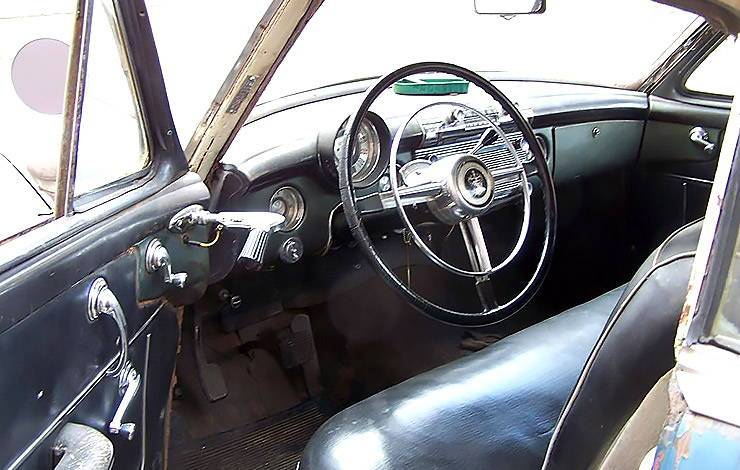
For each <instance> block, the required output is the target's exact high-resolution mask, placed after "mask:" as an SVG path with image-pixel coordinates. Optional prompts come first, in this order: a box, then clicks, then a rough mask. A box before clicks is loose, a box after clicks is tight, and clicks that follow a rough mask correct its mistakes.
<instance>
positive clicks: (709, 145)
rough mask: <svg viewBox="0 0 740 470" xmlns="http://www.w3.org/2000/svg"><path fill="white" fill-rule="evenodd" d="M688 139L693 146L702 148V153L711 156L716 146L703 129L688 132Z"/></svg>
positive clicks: (697, 128) (698, 128) (696, 128)
mask: <svg viewBox="0 0 740 470" xmlns="http://www.w3.org/2000/svg"><path fill="white" fill-rule="evenodd" d="M689 139H690V140H691V141H692V142H694V143H695V144H698V145H701V146H703V147H704V153H707V154H713V153H714V149H715V147H716V144H715V143H714V142H712V141H710V140H709V133H708V132H707V131H706V129H704V128H703V127H695V128H693V129H691V130H690V131H689Z"/></svg>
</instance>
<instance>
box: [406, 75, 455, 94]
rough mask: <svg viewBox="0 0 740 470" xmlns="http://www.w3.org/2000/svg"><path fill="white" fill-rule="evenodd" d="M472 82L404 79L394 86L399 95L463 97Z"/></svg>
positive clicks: (443, 79)
mask: <svg viewBox="0 0 740 470" xmlns="http://www.w3.org/2000/svg"><path fill="white" fill-rule="evenodd" d="M469 85H470V82H468V81H467V80H463V79H460V78H411V79H409V78H404V79H402V80H399V81H397V82H396V83H394V84H393V92H394V93H395V94H397V95H454V94H458V95H463V94H465V93H467V92H468V86H469Z"/></svg>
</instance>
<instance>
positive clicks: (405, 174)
mask: <svg viewBox="0 0 740 470" xmlns="http://www.w3.org/2000/svg"><path fill="white" fill-rule="evenodd" d="M431 164H432V162H430V161H429V160H426V159H424V158H419V159H416V160H411V161H410V162H408V163H407V164H405V165H404V166H402V167H401V169H400V170H398V172H399V173H400V175H401V178H402V179H403V182H404V183H406V186H416V185H419V184H424V183H428V182H429V175H428V174H427V171H426V170H427V169H428V168H429V166H430V165H431Z"/></svg>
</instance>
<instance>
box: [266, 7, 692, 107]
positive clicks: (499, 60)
mask: <svg viewBox="0 0 740 470" xmlns="http://www.w3.org/2000/svg"><path fill="white" fill-rule="evenodd" d="M695 19H696V16H695V15H693V14H690V13H687V12H684V11H681V10H678V9H675V8H672V7H668V6H665V5H661V4H658V3H655V2H653V1H651V0H550V1H548V2H547V11H546V12H545V13H544V14H541V15H520V16H515V17H513V18H509V19H506V18H503V17H501V16H498V15H481V14H477V13H476V12H475V10H474V7H473V0H458V1H448V0H403V1H398V0H371V1H369V0H325V1H324V4H323V5H322V6H321V8H319V10H318V12H317V13H316V15H315V16H314V18H312V19H311V21H310V22H309V23H308V25H307V26H306V28H305V30H304V31H303V33H301V36H300V37H299V38H298V40H297V41H296V43H295V45H294V46H293V48H292V49H291V50H290V51H289V52H288V54H287V56H286V58H285V60H284V62H283V63H282V64H281V65H280V66H279V67H278V69H277V72H276V73H275V76H274V77H273V79H272V81H271V82H270V84H269V85H268V87H267V89H266V90H265V93H264V94H263V96H262V101H269V100H271V99H275V98H279V97H281V96H285V95H288V94H292V93H296V92H299V91H303V90H307V89H312V88H317V87H321V86H325V85H328V84H332V83H337V82H342V81H348V80H355V79H358V78H363V77H371V76H377V75H382V74H384V73H386V72H388V71H390V70H392V69H394V68H397V67H399V66H402V65H406V64H409V63H413V62H419V61H445V62H451V63H454V64H458V65H462V66H464V67H467V68H470V69H472V70H476V71H481V72H482V71H502V72H508V73H511V74H513V75H514V76H517V77H528V78H542V79H555V80H562V81H571V82H586V83H593V84H598V85H607V86H616V87H624V88H627V87H631V86H634V85H635V84H638V83H639V82H640V81H641V80H642V79H644V78H645V77H646V76H647V75H648V74H649V73H650V71H651V70H652V69H653V65H654V64H655V62H656V61H657V60H658V59H660V58H661V56H662V55H663V54H664V53H665V52H666V49H667V48H669V47H670V46H671V45H672V44H673V43H674V42H675V41H676V39H678V38H679V37H680V36H681V35H682V34H683V33H684V32H686V30H687V28H688V27H689V26H690V25H691V24H692V22H693V21H694V20H695ZM692 29H693V28H692Z"/></svg>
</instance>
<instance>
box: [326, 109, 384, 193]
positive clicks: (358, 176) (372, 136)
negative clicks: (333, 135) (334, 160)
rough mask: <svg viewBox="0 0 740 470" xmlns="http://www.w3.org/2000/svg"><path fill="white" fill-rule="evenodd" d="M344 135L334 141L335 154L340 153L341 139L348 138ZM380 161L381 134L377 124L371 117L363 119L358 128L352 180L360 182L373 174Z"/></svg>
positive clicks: (353, 154) (353, 155)
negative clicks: (376, 126)
mask: <svg viewBox="0 0 740 470" xmlns="http://www.w3.org/2000/svg"><path fill="white" fill-rule="evenodd" d="M346 138H347V136H346V135H344V136H342V137H340V138H338V139H337V140H336V141H335V142H334V152H335V155H337V156H338V155H339V154H340V150H341V148H342V144H343V143H344V142H343V141H342V140H341V139H346ZM379 161H380V136H379V135H378V130H377V129H376V128H375V125H374V124H373V123H372V122H371V121H370V120H369V119H363V120H362V122H361V123H360V127H359V128H358V129H357V138H356V139H355V146H354V149H353V151H352V181H353V182H355V183H360V182H362V181H364V180H366V179H367V178H368V177H369V176H370V175H372V174H373V172H374V171H375V169H376V168H377V166H378V162H379Z"/></svg>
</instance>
